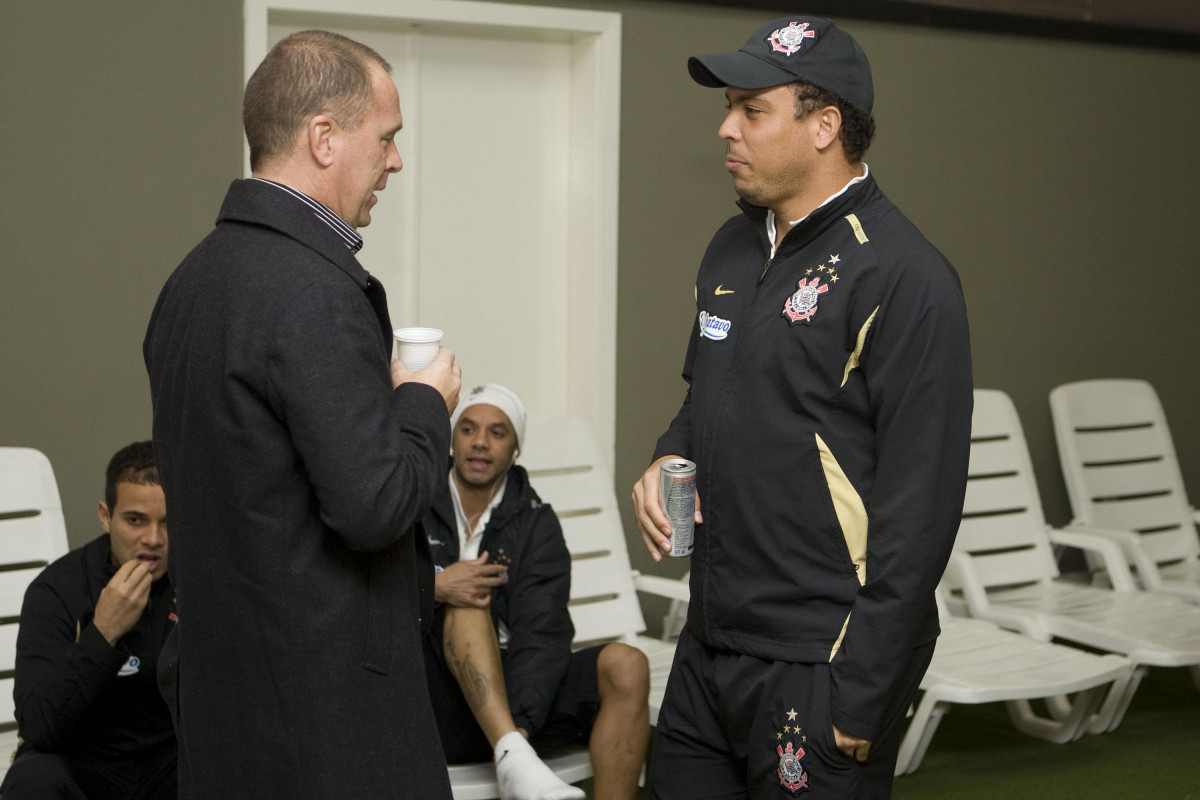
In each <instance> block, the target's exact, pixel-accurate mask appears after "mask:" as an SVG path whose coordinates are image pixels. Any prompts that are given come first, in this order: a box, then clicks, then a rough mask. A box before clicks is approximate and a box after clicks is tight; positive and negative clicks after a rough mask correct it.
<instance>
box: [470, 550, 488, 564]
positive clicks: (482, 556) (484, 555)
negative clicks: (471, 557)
mask: <svg viewBox="0 0 1200 800" xmlns="http://www.w3.org/2000/svg"><path fill="white" fill-rule="evenodd" d="M487 557H488V553H487V550H484V551H483V552H482V553H480V554H479V557H478V558H476V559H475V561H474V562H472V563H475V564H479V565H483V564H486V563H487Z"/></svg>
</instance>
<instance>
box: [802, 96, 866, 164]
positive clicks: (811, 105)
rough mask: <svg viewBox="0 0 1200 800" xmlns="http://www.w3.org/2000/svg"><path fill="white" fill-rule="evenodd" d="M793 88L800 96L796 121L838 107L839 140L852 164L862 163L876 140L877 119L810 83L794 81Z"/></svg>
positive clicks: (842, 98)
mask: <svg viewBox="0 0 1200 800" xmlns="http://www.w3.org/2000/svg"><path fill="white" fill-rule="evenodd" d="M788 85H789V86H791V87H792V90H793V91H794V92H795V93H796V119H804V118H805V117H807V116H808V115H809V114H811V113H813V112H814V111H816V110H818V109H821V108H825V107H826V106H835V107H836V108H837V110H838V111H840V112H841V114H842V127H841V130H839V131H838V138H839V139H841V140H842V151H843V152H844V153H845V154H846V160H847V161H849V162H850V163H851V164H854V163H857V162H859V161H861V160H862V157H863V155H865V154H866V152H867V148H869V147H870V146H871V140H872V139H874V138H875V118H874V117H872V116H871V115H870V114H869V113H868V112H866V111H863V110H862V109H861V108H859V107H858V106H854V105H851V104H850V103H849V102H847V100H846V99H845V98H844V97H842V96H841V95H840V94H837V93H835V92H831V91H829V90H828V89H822V88H821V87H820V86H816V85H814V84H811V83H809V82H808V81H794V82H792V83H790V84H788Z"/></svg>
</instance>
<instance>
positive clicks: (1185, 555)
mask: <svg viewBox="0 0 1200 800" xmlns="http://www.w3.org/2000/svg"><path fill="white" fill-rule="evenodd" d="M1050 410H1051V414H1052V416H1053V418H1054V435H1055V438H1056V439H1057V441H1058V456H1059V462H1060V463H1061V464H1062V471H1063V479H1064V480H1065V481H1066V484H1067V495H1068V496H1069V497H1070V499H1071V511H1072V513H1073V515H1074V519H1073V521H1072V523H1071V526H1070V528H1071V529H1072V530H1083V531H1087V532H1091V533H1094V534H1096V535H1099V536H1104V537H1106V538H1108V539H1111V540H1112V541H1115V542H1116V543H1117V544H1118V545H1120V547H1121V551H1122V552H1123V553H1124V554H1125V558H1126V560H1127V561H1128V562H1129V564H1130V565H1131V566H1132V567H1133V568H1134V569H1135V571H1136V576H1137V578H1138V580H1139V582H1140V583H1141V585H1142V586H1143V587H1144V588H1145V589H1147V590H1149V591H1156V592H1169V593H1171V594H1176V595H1179V596H1180V597H1183V598H1184V599H1186V600H1189V601H1191V602H1193V603H1200V537H1197V535H1196V525H1197V524H1200V513H1197V511H1196V510H1195V509H1194V508H1192V506H1191V504H1190V503H1188V498H1187V494H1186V492H1185V491H1184V487H1183V476H1182V475H1181V474H1180V470H1179V460H1178V458H1176V455H1175V445H1174V443H1173V442H1172V440H1171V430H1170V428H1168V427H1167V420H1166V416H1165V415H1164V414H1163V409H1162V404H1161V403H1160V402H1159V400H1158V394H1157V393H1156V392H1155V391H1154V387H1153V386H1151V385H1150V384H1149V383H1147V382H1146V381H1140V380H1092V381H1078V382H1075V383H1066V384H1063V385H1062V386H1059V387H1058V388H1056V389H1055V390H1054V391H1052V392H1051V393H1050ZM1092 566H1093V567H1094V566H1095V565H1092Z"/></svg>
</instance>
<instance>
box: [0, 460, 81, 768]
mask: <svg viewBox="0 0 1200 800" xmlns="http://www.w3.org/2000/svg"><path fill="white" fill-rule="evenodd" d="M66 552H67V528H66V524H65V522H64V521H63V512H62V502H61V501H60V500H59V495H58V482H57V481H55V480H54V470H53V469H52V468H51V466H50V460H49V459H47V458H46V456H45V455H43V454H42V453H41V452H39V451H37V450H32V449H30V448H27V447H0V778H2V777H3V776H4V773H5V772H6V771H7V770H8V765H9V762H10V759H9V756H10V755H11V754H12V752H13V751H14V750H15V749H16V747H17V721H16V716H15V709H14V706H13V667H14V664H15V660H16V654H17V627H18V619H19V617H20V615H21V603H22V602H23V601H24V599H25V589H26V588H28V586H29V584H30V582H32V581H33V579H34V578H36V577H37V575H38V573H40V572H41V571H42V568H43V567H45V566H46V565H47V564H49V563H50V562H51V561H54V560H55V559H57V558H58V557H59V556H62V555H63V554H65V553H66Z"/></svg>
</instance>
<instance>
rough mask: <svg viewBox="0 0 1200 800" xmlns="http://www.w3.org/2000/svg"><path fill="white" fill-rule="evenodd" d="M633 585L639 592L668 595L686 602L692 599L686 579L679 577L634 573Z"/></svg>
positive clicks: (660, 595)
mask: <svg viewBox="0 0 1200 800" xmlns="http://www.w3.org/2000/svg"><path fill="white" fill-rule="evenodd" d="M633 586H634V588H635V589H637V590H638V591H639V592H645V593H646V594H653V595H657V596H658V597H666V598H668V599H670V600H682V601H683V602H685V603H686V602H688V601H689V600H691V593H690V592H689V590H688V582H687V580H686V579H684V580H679V579H677V578H663V577H661V576H659V575H642V574H640V573H634V576H633Z"/></svg>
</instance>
